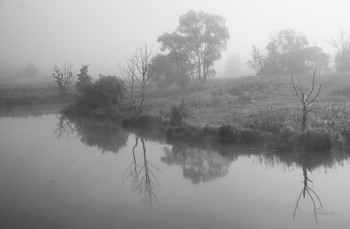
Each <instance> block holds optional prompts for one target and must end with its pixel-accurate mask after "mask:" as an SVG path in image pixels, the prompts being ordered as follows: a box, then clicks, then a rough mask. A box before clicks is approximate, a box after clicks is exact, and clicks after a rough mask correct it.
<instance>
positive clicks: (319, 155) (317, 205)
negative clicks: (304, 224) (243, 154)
mask: <svg viewBox="0 0 350 229" xmlns="http://www.w3.org/2000/svg"><path fill="white" fill-rule="evenodd" d="M349 156H350V155H349V153H347V152H339V151H334V152H291V153H282V154H281V153H270V154H264V155H258V157H257V159H258V162H260V163H264V164H265V165H268V166H270V167H275V166H277V165H284V166H297V167H300V168H301V169H302V171H303V187H302V189H301V191H300V193H299V195H298V198H297V200H296V204H295V207H294V211H293V219H295V218H296V213H297V211H298V212H299V213H300V214H301V210H300V209H299V203H300V201H301V199H302V197H303V199H305V200H306V199H309V201H310V202H311V204H312V212H313V213H312V215H313V216H314V218H315V222H316V224H318V219H317V214H318V212H317V211H319V210H320V209H322V208H323V205H322V201H321V199H320V196H319V195H318V194H317V192H316V190H315V189H313V188H311V187H310V186H309V184H310V182H311V183H313V181H311V180H310V179H309V177H308V172H312V171H313V170H315V169H316V168H318V167H321V166H322V167H324V168H332V167H334V166H336V165H342V164H343V162H344V160H346V159H347V158H349Z"/></svg>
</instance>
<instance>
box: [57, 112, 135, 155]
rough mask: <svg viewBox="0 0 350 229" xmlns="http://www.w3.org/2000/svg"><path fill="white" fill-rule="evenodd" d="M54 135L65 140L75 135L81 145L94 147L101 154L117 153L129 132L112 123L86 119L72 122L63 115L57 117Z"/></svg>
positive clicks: (124, 144) (124, 143) (123, 144)
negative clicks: (64, 137)
mask: <svg viewBox="0 0 350 229" xmlns="http://www.w3.org/2000/svg"><path fill="white" fill-rule="evenodd" d="M55 133H56V136H57V138H62V137H63V136H64V135H65V136H66V137H67V139H69V138H70V137H72V136H73V134H76V135H77V136H78V137H79V138H80V141H81V142H82V143H84V144H86V145H88V146H96V147H97V148H98V149H100V150H101V152H102V153H105V152H113V153H118V151H119V150H120V149H121V148H122V147H124V146H126V142H127V140H128V137H129V132H127V131H125V130H123V128H122V127H121V126H119V125H116V124H114V123H111V122H103V121H98V120H93V121H91V120H86V119H79V120H74V121H72V120H70V119H68V118H67V117H66V116H64V115H60V116H59V121H58V123H57V127H56V130H55Z"/></svg>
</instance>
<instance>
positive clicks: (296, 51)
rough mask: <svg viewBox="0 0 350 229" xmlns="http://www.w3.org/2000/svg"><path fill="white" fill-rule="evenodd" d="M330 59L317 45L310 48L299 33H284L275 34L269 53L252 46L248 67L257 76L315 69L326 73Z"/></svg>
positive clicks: (297, 72)
mask: <svg viewBox="0 0 350 229" xmlns="http://www.w3.org/2000/svg"><path fill="white" fill-rule="evenodd" d="M329 58H330V56H329V55H328V54H326V53H324V52H323V51H322V49H321V48H320V47H318V46H310V45H309V42H308V40H307V38H306V36H305V35H304V34H302V33H300V32H298V31H296V30H292V29H287V30H281V31H279V32H278V33H276V34H274V35H273V36H272V37H271V39H270V41H269V43H268V44H267V46H266V51H262V50H260V49H258V48H257V47H255V46H253V47H252V54H251V59H250V60H249V61H248V65H249V66H250V67H251V68H253V69H254V70H255V71H256V72H257V74H263V75H274V74H283V73H289V74H291V73H292V74H302V73H309V72H311V71H312V70H313V69H314V68H315V67H317V68H318V69H319V71H325V70H326V69H327V67H328V63H329Z"/></svg>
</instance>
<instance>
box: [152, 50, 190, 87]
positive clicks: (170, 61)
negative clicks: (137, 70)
mask: <svg viewBox="0 0 350 229" xmlns="http://www.w3.org/2000/svg"><path fill="white" fill-rule="evenodd" d="M187 66H188V65H186V64H184V62H182V61H181V60H179V61H178V60H176V58H175V57H174V56H173V55H171V54H167V55H164V54H157V55H156V56H154V57H153V58H152V61H151V65H150V67H151V68H152V69H153V71H154V77H155V78H156V79H157V81H158V82H157V85H158V87H159V89H160V90H166V89H168V88H169V86H171V85H177V86H178V87H180V88H181V89H182V88H184V87H185V85H186V83H187V82H188V81H189V80H190V78H191V75H192V73H191V69H189V68H188V67H187Z"/></svg>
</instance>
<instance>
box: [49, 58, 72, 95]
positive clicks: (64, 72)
mask: <svg viewBox="0 0 350 229" xmlns="http://www.w3.org/2000/svg"><path fill="white" fill-rule="evenodd" d="M72 67H73V65H72V64H67V63H65V64H64V65H63V67H62V69H61V68H59V67H57V66H55V67H54V68H53V69H52V77H53V78H54V79H55V82H56V84H57V86H58V91H59V93H60V95H65V94H66V93H68V92H69V91H70V89H71V87H72V84H73V77H74V76H73V73H72Z"/></svg>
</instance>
